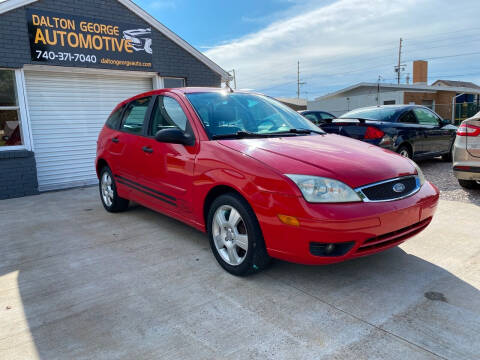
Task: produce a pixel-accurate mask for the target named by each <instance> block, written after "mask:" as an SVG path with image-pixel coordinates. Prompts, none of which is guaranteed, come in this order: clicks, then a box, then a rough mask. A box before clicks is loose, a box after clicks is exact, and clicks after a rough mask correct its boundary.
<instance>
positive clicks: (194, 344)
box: [0, 188, 480, 360]
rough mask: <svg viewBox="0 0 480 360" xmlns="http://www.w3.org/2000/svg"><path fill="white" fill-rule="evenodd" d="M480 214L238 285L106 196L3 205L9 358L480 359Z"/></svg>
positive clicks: (81, 193)
mask: <svg viewBox="0 0 480 360" xmlns="http://www.w3.org/2000/svg"><path fill="white" fill-rule="evenodd" d="M478 219H480V207H479V206H477V205H475V204H467V203H460V202H452V201H445V200H442V201H441V202H440V205H439V209H438V211H437V215H436V217H435V218H434V220H433V222H432V224H431V225H430V226H429V227H428V228H427V230H425V231H424V232H423V233H421V234H420V235H418V236H416V237H415V238H413V239H411V240H409V241H408V242H407V243H405V244H403V245H402V246H401V247H399V248H396V249H393V250H390V251H388V252H385V253H382V254H378V255H375V256H371V257H366V258H362V259H357V260H354V261H350V262H346V263H343V264H335V265H330V266H324V267H309V266H301V265H295V264H289V263H284V262H279V261H277V262H275V263H274V264H273V266H272V267H271V268H270V269H268V270H267V271H265V272H263V273H260V274H258V275H255V276H251V277H248V278H236V277H233V276H231V275H229V274H228V273H226V272H225V271H223V270H222V269H221V268H220V267H219V266H218V265H217V263H216V262H215V259H214V257H213V255H212V254H211V251H210V249H209V245H208V240H207V237H206V236H205V235H204V234H202V233H199V232H197V231H195V230H193V229H191V228H189V227H187V226H186V225H183V224H181V223H179V222H177V221H175V220H172V219H169V218H167V217H165V216H163V215H160V214H157V213H154V212H152V211H150V210H147V209H145V208H143V207H140V206H137V207H133V208H131V209H130V210H129V211H128V212H126V213H122V214H109V213H107V212H106V211H105V210H104V209H103V207H102V205H101V203H100V200H99V199H98V195H97V189H96V188H84V189H74V190H68V191H60V192H52V193H44V194H41V195H38V196H31V197H25V198H19V199H11V200H4V201H1V202H0V224H1V233H0V359H37V358H41V359H49V360H50V359H65V358H69V359H215V358H218V359H224V358H227V357H228V358H229V359H248V358H252V359H256V358H259V359H352V358H355V359H455V360H457V359H478V358H480V291H479V290H480V230H479V220H478Z"/></svg>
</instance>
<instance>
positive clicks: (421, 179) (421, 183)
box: [410, 160, 425, 186]
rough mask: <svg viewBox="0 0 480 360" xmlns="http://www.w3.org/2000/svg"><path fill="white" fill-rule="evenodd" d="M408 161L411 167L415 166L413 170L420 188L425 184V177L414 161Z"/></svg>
mask: <svg viewBox="0 0 480 360" xmlns="http://www.w3.org/2000/svg"><path fill="white" fill-rule="evenodd" d="M410 161H411V162H412V165H413V166H415V169H417V175H418V180H419V181H420V186H422V185H423V184H424V183H425V175H423V171H422V169H420V166H418V165H417V163H416V162H415V161H413V160H410Z"/></svg>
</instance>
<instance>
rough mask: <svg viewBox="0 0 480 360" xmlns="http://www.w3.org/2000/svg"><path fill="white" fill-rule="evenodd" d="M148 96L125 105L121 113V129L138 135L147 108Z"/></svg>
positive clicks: (140, 131)
mask: <svg viewBox="0 0 480 360" xmlns="http://www.w3.org/2000/svg"><path fill="white" fill-rule="evenodd" d="M150 99H151V98H150V97H145V98H141V99H137V100H134V101H132V102H131V103H129V104H128V105H127V108H126V110H125V114H124V115H123V123H122V128H121V129H122V130H123V131H125V132H128V133H131V134H137V135H140V134H141V133H142V128H143V122H144V121H145V114H146V113H147V110H148V105H149V103H150Z"/></svg>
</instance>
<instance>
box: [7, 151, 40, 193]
mask: <svg viewBox="0 0 480 360" xmlns="http://www.w3.org/2000/svg"><path fill="white" fill-rule="evenodd" d="M37 193H38V184H37V168H36V165H35V157H34V156H33V152H31V151H27V150H13V151H0V200H3V199H8V198H13V197H19V196H25V195H34V194H37Z"/></svg>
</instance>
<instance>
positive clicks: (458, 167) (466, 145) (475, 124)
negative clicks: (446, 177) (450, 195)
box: [453, 112, 480, 189]
mask: <svg viewBox="0 0 480 360" xmlns="http://www.w3.org/2000/svg"><path fill="white" fill-rule="evenodd" d="M453 173H454V174H455V176H456V177H457V179H458V182H459V183H460V185H461V186H463V187H465V188H468V189H475V188H476V189H480V112H479V113H477V114H476V115H475V116H472V117H471V118H469V119H466V120H464V121H463V122H462V123H461V124H460V126H459V128H458V130H457V138H456V140H455V144H454V146H453Z"/></svg>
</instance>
